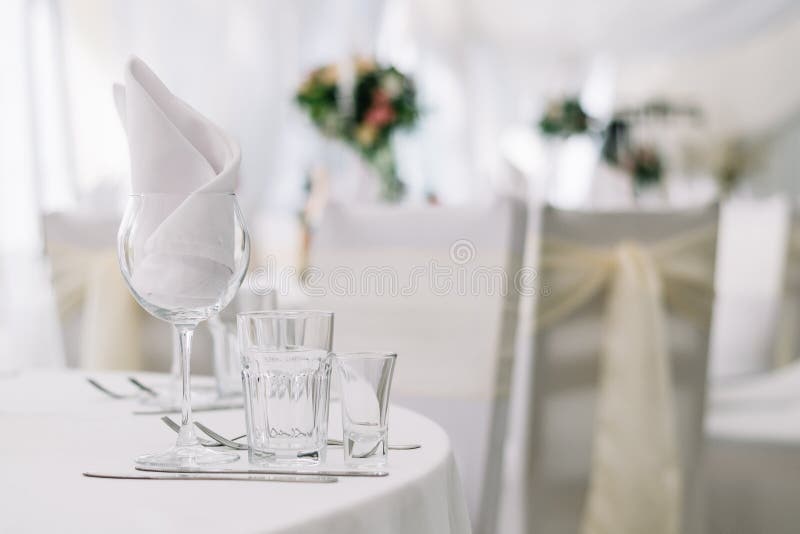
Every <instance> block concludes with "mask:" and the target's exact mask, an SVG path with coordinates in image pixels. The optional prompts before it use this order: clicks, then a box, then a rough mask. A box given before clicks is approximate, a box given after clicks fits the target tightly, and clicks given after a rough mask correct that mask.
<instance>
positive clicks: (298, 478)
mask: <svg viewBox="0 0 800 534" xmlns="http://www.w3.org/2000/svg"><path fill="white" fill-rule="evenodd" d="M83 476H85V477H89V478H113V479H118V480H241V481H245V482H312V483H313V482H316V483H322V484H330V483H332V482H338V481H339V479H338V478H336V477H334V476H328V475H294V474H291V475H289V474H275V475H273V474H233V473H232V474H228V473H223V474H212V473H165V474H143V473H94V472H86V473H83Z"/></svg>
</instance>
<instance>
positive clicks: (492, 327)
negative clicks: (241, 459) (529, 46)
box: [306, 199, 526, 532]
mask: <svg viewBox="0 0 800 534" xmlns="http://www.w3.org/2000/svg"><path fill="white" fill-rule="evenodd" d="M525 220H526V210H525V207H524V205H523V204H522V203H521V202H518V201H514V200H506V199H503V200H496V201H494V202H492V203H491V204H489V205H487V206H484V207H430V206H426V207H385V206H373V207H364V206H361V207H354V208H351V207H347V208H345V207H343V206H340V205H336V204H332V205H329V206H328V208H327V210H326V213H325V216H324V218H323V221H322V224H321V225H320V228H319V230H318V232H317V234H316V235H315V236H314V238H313V241H312V248H311V253H310V259H311V262H310V264H311V267H310V268H309V270H308V271H307V273H306V278H307V287H306V291H307V292H308V293H309V294H311V295H312V297H313V298H312V301H313V304H314V306H316V307H324V308H326V309H332V310H333V311H334V312H335V314H336V316H335V325H336V326H335V332H334V350H338V351H347V350H370V349H387V350H391V351H395V352H397V353H398V359H397V367H396V371H395V378H394V381H393V385H392V401H393V402H397V403H400V404H403V405H405V406H408V407H410V408H412V409H415V410H417V411H419V412H421V413H423V414H425V415H427V416H429V417H430V418H431V419H434V420H435V421H437V422H438V423H439V424H440V425H442V426H443V428H444V429H445V430H446V431H447V433H448V434H449V436H450V438H451V440H452V443H453V449H454V454H455V457H456V461H457V463H458V465H459V470H460V473H461V476H462V480H463V483H464V484H463V485H464V487H465V490H466V494H467V495H466V496H467V499H468V503H469V505H470V509H471V514H472V516H473V517H472V519H473V524H475V525H477V528H476V531H477V532H492V531H493V528H492V527H491V526H490V525H493V524H494V520H495V517H494V515H495V514H496V506H497V496H498V493H499V483H500V480H499V475H500V473H501V469H500V466H501V464H502V454H503V447H502V443H503V439H504V436H505V423H506V416H507V409H508V386H509V379H510V370H511V366H512V364H513V357H514V341H515V333H516V322H517V321H516V316H517V304H518V293H517V292H516V291H514V288H513V283H514V280H513V276H514V273H515V272H516V271H517V270H518V269H519V267H520V266H521V260H522V252H523V245H524V233H525ZM437 273H439V274H437Z"/></svg>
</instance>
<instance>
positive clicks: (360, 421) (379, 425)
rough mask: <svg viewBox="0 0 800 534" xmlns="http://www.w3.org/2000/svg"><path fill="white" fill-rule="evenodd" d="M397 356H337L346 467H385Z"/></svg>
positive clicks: (372, 353)
mask: <svg viewBox="0 0 800 534" xmlns="http://www.w3.org/2000/svg"><path fill="white" fill-rule="evenodd" d="M396 359H397V355H396V354H393V353H389V352H349V353H336V354H334V355H333V361H334V368H335V374H336V376H337V377H338V379H339V388H340V391H339V397H340V399H341V406H342V441H343V442H344V461H345V464H347V465H349V466H353V467H360V466H370V467H372V466H381V465H385V464H386V461H387V449H388V447H389V441H388V439H389V437H388V428H387V425H386V412H387V410H388V408H389V390H390V389H391V386H392V375H393V373H394V364H395V360H396Z"/></svg>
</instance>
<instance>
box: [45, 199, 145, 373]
mask: <svg viewBox="0 0 800 534" xmlns="http://www.w3.org/2000/svg"><path fill="white" fill-rule="evenodd" d="M118 224H119V222H118V221H117V220H115V219H109V220H103V219H99V220H95V219H90V218H86V217H82V216H79V215H65V214H50V215H47V216H46V217H45V238H46V246H47V253H48V255H49V256H50V261H51V262H52V265H53V288H54V290H55V293H56V297H57V300H58V308H59V314H60V316H61V320H62V324H63V325H65V326H67V327H66V328H64V330H65V332H64V334H65V336H67V337H69V338H71V337H72V335H71V334H72V332H71V330H72V328H69V326H71V325H72V323H73V322H74V321H75V320H76V319H77V321H79V324H78V325H75V330H77V331H78V336H76V337H77V338H78V339H77V340H73V339H68V340H67V341H68V342H67V343H66V345H67V349H68V350H67V354H68V357H69V363H70V364H71V365H78V366H80V367H82V368H85V369H139V368H141V367H142V357H141V344H140V337H141V336H140V329H139V324H140V312H139V307H138V305H137V304H136V302H134V300H133V297H131V295H130V293H129V291H128V288H127V287H126V285H125V281H124V280H123V279H122V275H121V274H120V270H119V263H118V261H117V247H116V230H117V226H118ZM73 341H74V343H73ZM72 345H76V347H73V346H72ZM71 352H72V353H73V354H70V353H71Z"/></svg>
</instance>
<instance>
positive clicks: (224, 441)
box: [161, 416, 422, 454]
mask: <svg viewBox="0 0 800 534" xmlns="http://www.w3.org/2000/svg"><path fill="white" fill-rule="evenodd" d="M161 420H162V421H164V423H166V424H167V425H168V426H169V427H170V428H172V429H173V430H175V431H176V432H177V431H178V430H179V429H180V427H179V426H178V425H177V424H176V423H175V422H173V421H172V419H170V418H169V417H166V416H165V417H162V418H161ZM168 421H169V422H168ZM194 424H195V426H196V427H197V428H199V429H200V430H202V431H203V432H204V433H205V434H206V435H207V436H208V437H210V438H213V439H214V440H216V441H217V443H219V444H221V445H225V446H226V447H231V448H233V449H237V450H242V451H244V450H247V449H248V447H247V445H242V444H241V443H235V442H236V441H237V440H240V439H242V438H246V437H247V434H242V435H241V436H236V437H235V438H233V439H228V438H226V437H225V436H222V435H220V434H219V433H217V432H214V431H213V430H211V429H210V428H208V427H207V426H206V425H204V424H202V423H200V422H197V421H195V423H194ZM328 445H330V446H333V447H341V446H343V445H344V443H343V442H342V440H339V439H330V438H329V439H328ZM421 447H422V445H420V444H419V443H404V444H396V445H395V444H392V445H389V447H388V448H389V449H391V450H395V451H410V450H414V449H419V448H421ZM375 450H377V446H376V447H375V448H374V450H373V451H370V453H369V454H372V453H374V452H375Z"/></svg>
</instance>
